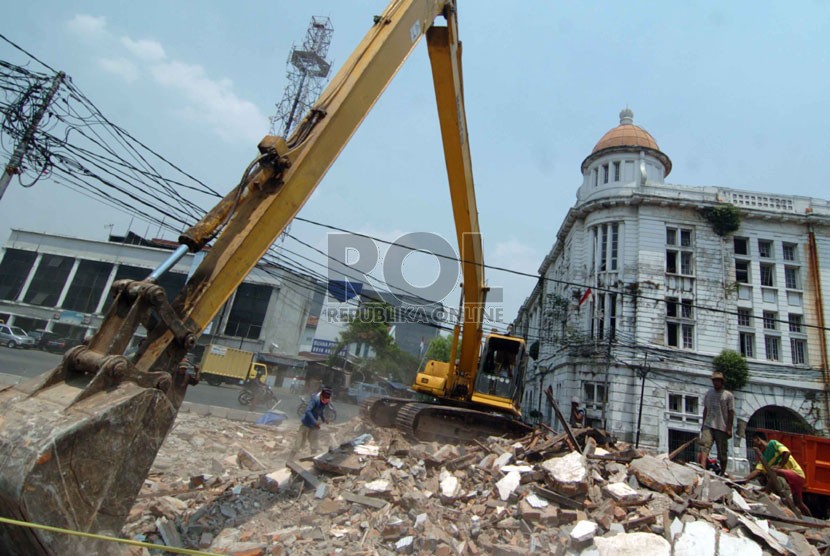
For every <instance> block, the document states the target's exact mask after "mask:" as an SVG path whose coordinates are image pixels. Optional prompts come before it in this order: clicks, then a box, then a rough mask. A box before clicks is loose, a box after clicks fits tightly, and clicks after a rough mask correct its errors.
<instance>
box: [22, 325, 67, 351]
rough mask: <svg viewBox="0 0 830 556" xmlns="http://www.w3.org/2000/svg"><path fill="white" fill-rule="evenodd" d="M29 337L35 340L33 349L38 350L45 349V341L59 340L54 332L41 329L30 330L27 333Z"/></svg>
mask: <svg viewBox="0 0 830 556" xmlns="http://www.w3.org/2000/svg"><path fill="white" fill-rule="evenodd" d="M29 336H31V337H32V338H34V339H35V347H36V348H38V349H46V342H47V341H49V340H57V339H59V338H60V336H58V334H56V333H55V332H50V331H49V330H43V329H38V330H32V331H31V332H29Z"/></svg>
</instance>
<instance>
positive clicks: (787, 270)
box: [784, 266, 801, 290]
mask: <svg viewBox="0 0 830 556" xmlns="http://www.w3.org/2000/svg"><path fill="white" fill-rule="evenodd" d="M784 283H785V284H786V286H787V289H788V290H800V289H801V280H800V279H799V276H798V267H797V266H785V267H784Z"/></svg>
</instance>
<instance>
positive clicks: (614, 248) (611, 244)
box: [594, 222, 620, 272]
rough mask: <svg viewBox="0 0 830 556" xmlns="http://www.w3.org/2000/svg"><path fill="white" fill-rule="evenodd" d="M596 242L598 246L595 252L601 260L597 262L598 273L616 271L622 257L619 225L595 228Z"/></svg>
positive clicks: (601, 225) (612, 224) (614, 223)
mask: <svg viewBox="0 0 830 556" xmlns="http://www.w3.org/2000/svg"><path fill="white" fill-rule="evenodd" d="M594 241H595V242H596V244H597V246H596V249H595V251H594V252H595V253H596V254H598V255H599V257H598V259H599V260H598V261H596V269H597V272H607V271H608V270H611V271H616V270H617V269H618V267H619V255H620V225H619V223H617V222H613V223H611V224H600V225H599V226H597V227H595V228H594Z"/></svg>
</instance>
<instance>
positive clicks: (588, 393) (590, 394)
mask: <svg viewBox="0 0 830 556" xmlns="http://www.w3.org/2000/svg"><path fill="white" fill-rule="evenodd" d="M582 393H583V397H584V398H585V400H584V402H585V409H602V406H603V404H604V403H605V385H604V384H603V383H601V382H584V383H583V384H582Z"/></svg>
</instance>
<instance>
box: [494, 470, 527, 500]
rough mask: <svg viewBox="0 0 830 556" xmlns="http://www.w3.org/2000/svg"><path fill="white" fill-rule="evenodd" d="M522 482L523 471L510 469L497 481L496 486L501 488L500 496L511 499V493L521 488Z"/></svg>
mask: <svg viewBox="0 0 830 556" xmlns="http://www.w3.org/2000/svg"><path fill="white" fill-rule="evenodd" d="M521 482H522V475H521V473H519V472H518V471H510V472H509V473H508V474H507V475H505V476H504V477H502V478H501V480H499V482H497V483H496V488H497V489H498V490H499V498H501V499H502V500H507V499H509V498H510V495H511V494H513V493H514V492H516V489H517V488H519V484H520V483H521Z"/></svg>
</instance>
